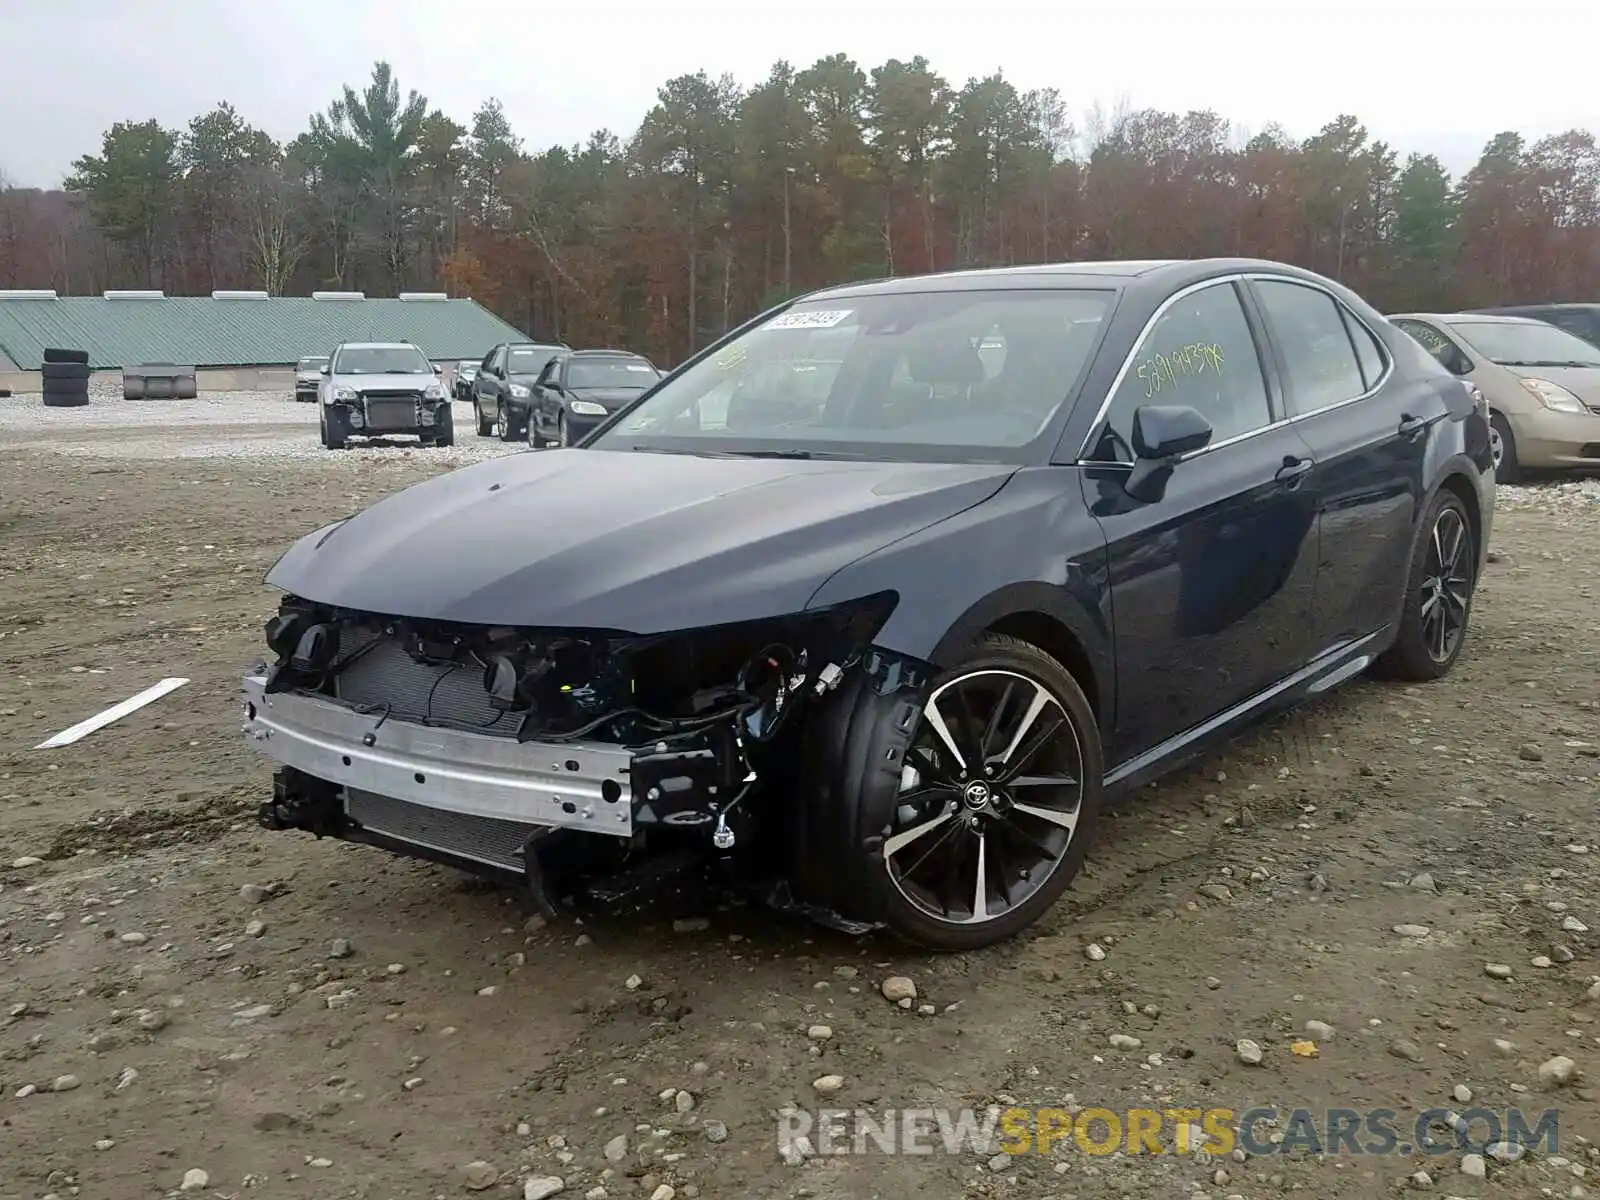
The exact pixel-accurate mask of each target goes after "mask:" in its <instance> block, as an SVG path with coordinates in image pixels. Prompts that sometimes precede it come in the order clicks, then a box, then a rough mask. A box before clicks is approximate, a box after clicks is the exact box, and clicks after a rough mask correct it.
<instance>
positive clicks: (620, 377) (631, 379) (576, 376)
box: [567, 358, 658, 390]
mask: <svg viewBox="0 0 1600 1200" xmlns="http://www.w3.org/2000/svg"><path fill="white" fill-rule="evenodd" d="M657 378H658V376H657V375H656V369H655V368H654V367H652V366H651V365H650V364H649V363H647V362H645V360H644V359H642V358H597V359H580V358H575V359H573V360H572V361H571V362H570V363H568V364H567V386H568V387H569V388H638V389H640V390H643V389H644V388H647V387H649V386H650V385H651V384H652V383H654V382H655V381H656V379H657Z"/></svg>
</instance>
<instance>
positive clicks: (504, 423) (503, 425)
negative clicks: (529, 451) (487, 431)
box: [494, 398, 517, 442]
mask: <svg viewBox="0 0 1600 1200" xmlns="http://www.w3.org/2000/svg"><path fill="white" fill-rule="evenodd" d="M494 423H495V432H496V433H497V434H498V435H499V437H500V440H501V441H502V442H514V441H516V440H517V423H516V420H515V418H513V417H512V415H511V407H510V406H509V405H508V404H507V403H506V402H505V400H504V398H502V399H501V400H499V401H498V402H497V403H496V404H495V409H494Z"/></svg>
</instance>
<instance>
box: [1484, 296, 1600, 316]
mask: <svg viewBox="0 0 1600 1200" xmlns="http://www.w3.org/2000/svg"><path fill="white" fill-rule="evenodd" d="M1554 309H1562V310H1572V309H1579V310H1588V309H1600V304H1595V303H1592V302H1589V301H1584V300H1556V301H1552V302H1551V303H1549V304H1498V305H1496V306H1495V307H1493V308H1469V309H1467V310H1466V311H1467V312H1469V313H1472V314H1473V315H1475V316H1476V315H1479V314H1488V313H1523V312H1550V311H1551V310H1554Z"/></svg>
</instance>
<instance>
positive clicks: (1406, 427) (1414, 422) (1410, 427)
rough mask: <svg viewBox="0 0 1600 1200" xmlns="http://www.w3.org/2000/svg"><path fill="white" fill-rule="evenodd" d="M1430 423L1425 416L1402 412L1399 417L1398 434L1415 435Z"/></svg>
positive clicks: (1404, 435) (1402, 435)
mask: <svg viewBox="0 0 1600 1200" xmlns="http://www.w3.org/2000/svg"><path fill="white" fill-rule="evenodd" d="M1432 424H1433V421H1431V420H1429V419H1428V418H1427V417H1413V416H1412V415H1411V414H1410V413H1403V414H1401V417H1400V436H1401V437H1407V438H1408V437H1415V436H1416V435H1417V434H1419V433H1421V432H1422V431H1423V430H1424V429H1426V428H1427V427H1428V426H1429V425H1432Z"/></svg>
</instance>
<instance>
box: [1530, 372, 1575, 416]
mask: <svg viewBox="0 0 1600 1200" xmlns="http://www.w3.org/2000/svg"><path fill="white" fill-rule="evenodd" d="M1519 382H1520V383H1521V384H1522V386H1523V387H1524V388H1526V389H1527V391H1528V393H1529V394H1530V395H1532V396H1533V398H1534V399H1535V400H1537V401H1538V402H1539V403H1540V404H1542V405H1544V406H1545V407H1546V408H1548V409H1550V410H1551V411H1553V412H1570V413H1584V412H1588V411H1589V410H1588V409H1586V408H1584V406H1583V401H1582V400H1579V399H1578V398H1577V397H1576V396H1574V395H1573V394H1572V393H1571V392H1569V391H1567V389H1566V388H1564V387H1562V386H1561V385H1560V384H1559V383H1551V382H1550V381H1549V380H1548V379H1523V380H1520V381H1519Z"/></svg>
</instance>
